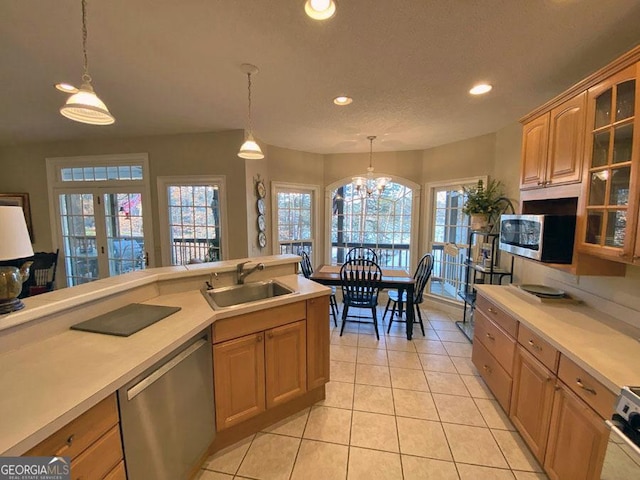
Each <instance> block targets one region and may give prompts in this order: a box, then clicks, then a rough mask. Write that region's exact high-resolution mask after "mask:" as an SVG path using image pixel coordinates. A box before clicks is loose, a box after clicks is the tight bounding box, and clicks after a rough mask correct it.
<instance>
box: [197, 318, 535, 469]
mask: <svg viewBox="0 0 640 480" xmlns="http://www.w3.org/2000/svg"><path fill="white" fill-rule="evenodd" d="M422 311H423V318H424V319H425V320H426V321H425V329H426V336H425V337H423V336H422V335H421V333H420V331H419V327H417V328H416V332H415V336H414V340H413V341H411V342H409V341H407V339H406V337H405V333H404V331H405V326H404V324H400V323H394V324H393V328H392V329H391V333H390V334H386V333H384V335H383V334H382V332H383V328H384V332H386V325H384V326H381V327H379V328H380V333H381V335H380V340H379V341H378V340H376V337H375V334H374V332H373V326H372V325H370V324H369V325H366V324H357V323H347V327H346V328H345V333H344V334H343V336H342V337H340V330H339V329H336V328H334V327H333V323H332V324H331V325H332V331H331V382H330V383H328V384H327V386H326V392H327V397H326V399H325V400H323V401H322V402H319V403H317V404H316V405H314V406H313V407H311V408H309V409H306V410H304V411H303V412H300V413H297V414H295V415H292V416H291V417H289V418H287V419H285V420H283V421H282V422H280V423H278V424H276V425H273V426H271V427H269V428H267V429H266V430H264V431H262V432H260V433H258V434H257V435H252V436H250V437H248V438H245V439H244V440H242V441H240V442H238V443H237V444H235V445H232V446H231V447H228V448H226V449H224V450H223V451H221V452H218V453H216V454H215V455H213V456H212V457H211V458H209V459H208V460H207V462H206V463H205V465H204V468H203V469H202V470H201V472H200V474H199V476H198V477H197V479H198V480H222V479H232V478H249V479H260V480H289V479H290V480H301V479H304V480H315V479H318V480H333V479H350V480H351V479H354V480H355V479H365V480H372V479H375V480H380V479H407V480H409V479H443V480H448V479H462V480H467V479H473V480H483V479H491V480H501V479H517V480H534V479H546V478H547V477H546V475H544V474H543V473H541V472H542V469H541V468H540V466H539V465H538V463H537V462H536V460H535V459H534V458H533V456H532V455H531V453H530V452H529V451H528V449H527V447H526V446H525V445H524V443H523V441H522V438H521V437H520V435H519V434H518V433H517V432H516V431H515V429H514V427H513V425H512V424H511V422H510V421H509V419H508V418H507V417H506V416H505V414H504V413H503V411H502V409H501V408H500V407H499V405H498V404H497V402H496V401H495V399H494V398H493V395H492V394H491V393H490V391H489V390H488V389H487V387H486V385H485V384H484V382H483V381H482V379H481V378H480V377H479V376H478V372H477V371H476V369H475V368H474V367H473V365H472V363H471V345H470V344H469V342H468V340H467V339H466V337H465V336H464V335H462V334H461V333H460V331H459V330H458V329H457V327H456V325H455V324H454V320H453V319H451V318H450V317H449V315H447V314H446V313H443V312H440V311H436V310H425V309H423V310H422ZM381 313H382V309H380V315H379V318H380V317H382V315H381ZM427 319H428V320H427Z"/></svg>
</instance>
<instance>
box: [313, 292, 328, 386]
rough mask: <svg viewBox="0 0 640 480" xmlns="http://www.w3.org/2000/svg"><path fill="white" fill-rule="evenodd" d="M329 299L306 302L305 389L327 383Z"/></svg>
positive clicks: (318, 298) (322, 298)
mask: <svg viewBox="0 0 640 480" xmlns="http://www.w3.org/2000/svg"><path fill="white" fill-rule="evenodd" d="M328 318H329V297H327V296H325V297H317V298H312V299H310V300H307V389H308V390H313V389H314V388H316V387H320V386H322V385H324V384H325V383H327V382H328V381H329V371H330V361H329V343H330V335H331V331H330V329H329V322H328Z"/></svg>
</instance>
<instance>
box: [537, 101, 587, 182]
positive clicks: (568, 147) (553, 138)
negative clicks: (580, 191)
mask: <svg viewBox="0 0 640 480" xmlns="http://www.w3.org/2000/svg"><path fill="white" fill-rule="evenodd" d="M586 98H587V96H586V92H583V93H581V94H580V95H578V96H577V97H574V98H572V99H570V100H567V101H566V102H564V103H563V104H562V105H560V106H558V107H556V108H554V109H553V110H551V125H550V130H549V131H550V132H551V134H550V138H549V156H548V160H547V174H546V182H547V185H560V184H565V183H577V182H579V181H580V178H581V177H582V158H583V157H582V155H583V152H584V150H583V149H584V129H585V121H586V115H585V105H586Z"/></svg>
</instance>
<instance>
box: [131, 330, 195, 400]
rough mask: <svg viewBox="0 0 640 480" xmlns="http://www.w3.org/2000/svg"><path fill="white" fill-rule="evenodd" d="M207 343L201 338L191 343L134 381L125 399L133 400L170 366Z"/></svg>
mask: <svg viewBox="0 0 640 480" xmlns="http://www.w3.org/2000/svg"><path fill="white" fill-rule="evenodd" d="M205 345H207V340H206V339H204V338H202V339H200V340H198V341H197V342H195V343H194V344H193V345H191V346H189V347H188V348H186V349H185V350H183V351H182V352H180V353H179V354H178V355H176V356H175V357H173V358H172V359H171V360H169V361H168V362H167V363H165V364H164V365H162V366H161V367H160V368H158V369H157V370H154V371H153V372H152V373H151V374H150V375H149V376H147V377H145V378H143V379H142V380H140V381H139V382H138V383H136V384H135V385H134V386H133V387H131V388H130V389H128V390H127V400H133V399H134V398H135V397H136V396H137V395H139V394H141V393H142V392H143V391H144V390H145V389H147V388H148V387H150V386H151V385H152V384H153V383H154V382H155V381H156V380H159V379H160V378H162V376H163V375H165V374H166V373H167V372H169V371H170V370H171V369H172V368H174V367H175V366H177V365H178V364H179V363H181V362H182V361H183V360H185V359H186V358H187V357H189V356H190V355H192V354H193V353H195V352H196V351H198V350H200V349H201V348H202V347H204V346H205Z"/></svg>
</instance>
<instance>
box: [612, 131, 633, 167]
mask: <svg viewBox="0 0 640 480" xmlns="http://www.w3.org/2000/svg"><path fill="white" fill-rule="evenodd" d="M632 141H633V124H632V123H630V124H629V125H624V126H622V127H616V129H615V133H614V138H613V163H622V162H630V161H631V144H632Z"/></svg>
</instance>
